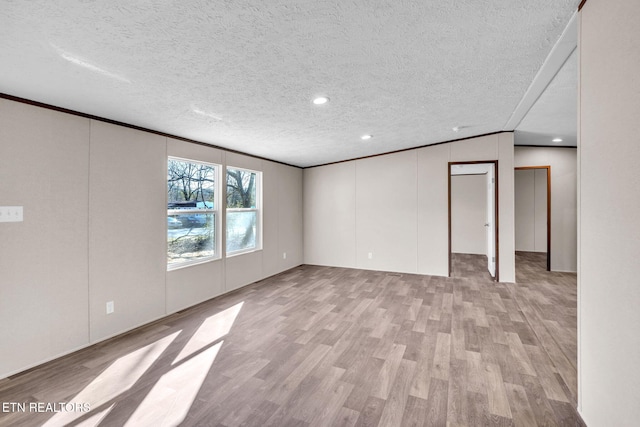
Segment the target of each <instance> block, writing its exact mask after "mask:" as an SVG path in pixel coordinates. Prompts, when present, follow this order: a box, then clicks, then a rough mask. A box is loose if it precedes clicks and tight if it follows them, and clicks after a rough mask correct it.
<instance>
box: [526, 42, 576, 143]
mask: <svg viewBox="0 0 640 427" xmlns="http://www.w3.org/2000/svg"><path fill="white" fill-rule="evenodd" d="M577 99H578V53H577V50H574V51H573V53H572V54H571V56H570V57H569V58H568V59H567V61H566V62H565V63H564V65H563V66H562V68H561V69H560V71H558V74H556V76H555V77H554V78H553V80H552V81H551V83H549V86H547V88H546V89H545V91H544V92H543V93H542V95H540V98H538V100H537V101H536V103H535V104H534V105H533V107H531V109H530V110H529V112H528V113H527V115H526V116H525V118H524V119H523V120H522V122H520V124H519V125H518V126H517V127H516V132H515V138H514V140H515V144H516V145H549V146H553V145H562V146H573V147H575V146H576V145H577V141H578V138H577V132H578V104H577ZM554 138H561V139H562V142H560V143H554V142H552V140H553V139H554Z"/></svg>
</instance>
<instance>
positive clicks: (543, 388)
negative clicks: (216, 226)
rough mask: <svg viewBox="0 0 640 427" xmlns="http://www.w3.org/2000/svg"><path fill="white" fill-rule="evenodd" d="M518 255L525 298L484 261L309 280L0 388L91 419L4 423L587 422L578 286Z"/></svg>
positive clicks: (0, 393) (53, 417)
mask: <svg viewBox="0 0 640 427" xmlns="http://www.w3.org/2000/svg"><path fill="white" fill-rule="evenodd" d="M518 257H519V259H518V281H520V282H521V284H520V285H507V284H502V283H494V282H492V281H491V280H490V278H489V276H488V274H487V273H485V272H484V267H483V262H482V258H481V257H477V256H473V255H456V257H455V259H454V263H453V264H454V274H453V276H454V277H452V278H442V277H431V276H420V275H411V274H394V273H384V272H375V271H364V270H353V269H344V268H332V267H318V266H301V267H297V268H294V269H292V270H289V271H287V272H285V273H282V274H280V275H278V276H274V277H272V278H269V279H266V280H264V281H261V282H258V283H256V284H253V285H251V286H248V287H245V288H243V289H240V290H238V291H236V292H234V293H231V294H229V295H224V296H222V297H218V298H216V299H214V300H211V301H208V302H206V303H204V304H201V305H199V306H197V307H194V308H191V309H188V310H185V311H183V312H181V313H178V314H176V315H173V316H170V317H168V318H165V319H162V320H161V321H159V322H156V323H153V324H151V325H147V326H145V327H143V328H140V329H138V330H135V331H133V332H131V333H128V334H126V335H123V336H120V337H117V338H114V339H111V340H109V341H106V342H104V343H101V344H98V345H95V346H92V347H90V348H88V349H85V350H82V351H80V352H77V353H74V354H72V355H69V356H67V357H63V358H61V359H58V360H55V361H53V362H50V363H47V364H45V365H42V366H40V367H38V368H34V369H32V370H30V371H27V372H25V373H22V374H19V375H16V376H14V377H11V378H9V379H5V380H0V402H45V403H46V402H76V403H79V404H83V403H88V404H89V405H90V409H91V411H90V412H81V411H80V412H65V411H61V412H57V413H29V412H28V409H29V408H27V412H26V413H21V412H14V413H1V412H0V425H2V426H5V425H6V426H9V425H10V426H31V425H52V426H61V425H83V426H84V425H103V426H121V425H131V426H147V425H148V426H160V425H177V424H181V425H186V426H240V425H246V426H269V425H271V426H354V425H357V426H414V425H415V426H421V425H430V426H431V425H432V426H447V425H448V426H500V425H504V426H512V425H514V426H535V425H540V426H543V425H544V426H553V425H558V426H575V425H582V424H580V421H579V419H578V417H577V416H576V413H575V411H574V403H573V402H574V401H575V394H576V392H575V347H576V344H575V305H573V306H572V305H571V304H573V302H572V301H574V300H575V275H573V279H572V276H570V275H560V276H556V274H555V273H553V274H548V273H545V272H544V271H540V269H539V268H538V267H537V266H536V260H535V256H533V257H531V256H527V255H526V254H524V255H522V254H520V255H518ZM541 268H542V270H544V265H542V266H541ZM572 280H573V281H572ZM550 355H551V357H550ZM572 363H573V364H572ZM572 369H573V371H572Z"/></svg>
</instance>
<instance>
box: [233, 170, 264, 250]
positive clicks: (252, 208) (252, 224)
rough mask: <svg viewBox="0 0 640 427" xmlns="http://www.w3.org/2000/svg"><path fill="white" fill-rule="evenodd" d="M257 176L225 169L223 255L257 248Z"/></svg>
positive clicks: (259, 237)
mask: <svg viewBox="0 0 640 427" xmlns="http://www.w3.org/2000/svg"><path fill="white" fill-rule="evenodd" d="M260 175H261V174H260V172H254V171H250V170H245V169H237V168H227V254H236V253H242V252H248V251H252V250H256V249H260V240H261V235H260V233H261V231H260Z"/></svg>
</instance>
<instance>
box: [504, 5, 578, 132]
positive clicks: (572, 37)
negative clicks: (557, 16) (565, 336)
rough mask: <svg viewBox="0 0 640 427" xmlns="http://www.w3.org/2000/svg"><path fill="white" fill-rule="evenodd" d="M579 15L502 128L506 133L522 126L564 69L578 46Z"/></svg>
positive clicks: (552, 50) (569, 25)
mask: <svg viewBox="0 0 640 427" xmlns="http://www.w3.org/2000/svg"><path fill="white" fill-rule="evenodd" d="M577 16H578V13H577V12H576V13H574V14H573V16H572V17H571V20H569V24H567V27H566V28H565V29H564V31H563V32H562V35H561V36H560V38H559V39H558V41H557V42H556V44H555V45H554V46H553V49H551V52H549V55H548V56H547V59H545V61H544V63H543V64H542V67H540V69H539V70H538V74H536V76H535V78H534V79H533V81H532V82H531V85H529V89H527V91H526V92H525V94H524V96H523V97H522V99H521V100H520V102H519V103H518V106H517V107H516V109H515V110H514V111H513V113H512V114H511V117H510V118H509V120H508V121H507V123H506V124H505V125H504V127H503V128H502V129H503V130H505V131H512V130H515V129H516V127H518V125H519V124H520V122H521V121H522V119H524V117H525V116H526V115H527V113H528V112H529V110H530V109H531V107H533V105H534V104H535V103H536V101H537V100H538V98H539V97H540V95H542V93H543V92H544V90H545V89H546V88H547V86H549V83H551V81H552V80H553V78H554V77H555V76H556V74H558V71H560V69H561V68H562V66H563V65H564V63H565V62H566V61H567V59H568V58H569V56H571V54H572V53H573V51H574V50H575V49H576V47H577V46H578V20H577Z"/></svg>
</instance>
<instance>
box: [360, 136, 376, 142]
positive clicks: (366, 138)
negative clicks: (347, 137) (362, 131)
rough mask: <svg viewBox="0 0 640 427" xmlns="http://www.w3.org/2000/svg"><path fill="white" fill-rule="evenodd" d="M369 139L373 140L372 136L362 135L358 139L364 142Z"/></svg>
mask: <svg viewBox="0 0 640 427" xmlns="http://www.w3.org/2000/svg"><path fill="white" fill-rule="evenodd" d="M371 138H373V135H362V136H361V137H360V139H362V140H363V141H366V140H368V139H371Z"/></svg>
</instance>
